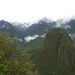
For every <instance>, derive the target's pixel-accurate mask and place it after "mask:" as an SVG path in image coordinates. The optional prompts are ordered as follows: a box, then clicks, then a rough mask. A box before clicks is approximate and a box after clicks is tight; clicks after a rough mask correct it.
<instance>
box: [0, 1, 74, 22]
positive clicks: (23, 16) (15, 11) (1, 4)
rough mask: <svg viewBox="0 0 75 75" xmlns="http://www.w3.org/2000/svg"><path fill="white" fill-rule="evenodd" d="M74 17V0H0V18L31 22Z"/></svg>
mask: <svg viewBox="0 0 75 75" xmlns="http://www.w3.org/2000/svg"><path fill="white" fill-rule="evenodd" d="M43 17H47V18H49V19H52V20H58V19H61V18H68V17H75V0H0V20H2V19H4V20H7V21H18V22H33V21H36V20H39V19H41V18H43Z"/></svg>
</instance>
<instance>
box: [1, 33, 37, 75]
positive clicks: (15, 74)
mask: <svg viewBox="0 0 75 75" xmlns="http://www.w3.org/2000/svg"><path fill="white" fill-rule="evenodd" d="M18 45H19V40H18V38H16V37H10V36H9V35H6V34H0V75H38V74H37V70H34V64H33V63H32V60H30V54H29V53H28V50H23V52H22V51H20V50H19V48H18Z"/></svg>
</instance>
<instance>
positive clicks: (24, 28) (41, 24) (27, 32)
mask: <svg viewBox="0 0 75 75" xmlns="http://www.w3.org/2000/svg"><path fill="white" fill-rule="evenodd" d="M58 27H59V28H63V29H65V30H66V31H67V32H68V34H69V36H71V37H72V39H73V40H74V39H75V19H69V20H65V21H64V20H62V19H60V20H57V21H52V20H49V19H47V18H44V19H41V20H39V21H38V22H36V23H33V24H28V23H23V24H22V23H19V22H14V23H11V22H7V21H5V20H1V21H0V32H1V33H2V32H8V33H10V34H11V36H17V37H18V38H19V39H20V41H21V42H23V43H25V46H26V48H29V49H32V50H33V49H36V48H39V47H40V46H41V45H42V42H43V38H44V37H45V35H46V33H47V32H48V30H52V29H53V28H58Z"/></svg>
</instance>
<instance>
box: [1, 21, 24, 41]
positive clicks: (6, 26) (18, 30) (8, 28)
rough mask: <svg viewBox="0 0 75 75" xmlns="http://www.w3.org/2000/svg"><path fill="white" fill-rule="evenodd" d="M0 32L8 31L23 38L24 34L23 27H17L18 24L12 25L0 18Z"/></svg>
mask: <svg viewBox="0 0 75 75" xmlns="http://www.w3.org/2000/svg"><path fill="white" fill-rule="evenodd" d="M0 32H1V33H2V32H8V33H10V34H11V36H17V37H19V38H21V39H22V40H24V36H25V34H24V33H25V28H22V27H19V25H17V26H16V25H13V24H12V23H9V22H7V21H4V20H1V21H0Z"/></svg>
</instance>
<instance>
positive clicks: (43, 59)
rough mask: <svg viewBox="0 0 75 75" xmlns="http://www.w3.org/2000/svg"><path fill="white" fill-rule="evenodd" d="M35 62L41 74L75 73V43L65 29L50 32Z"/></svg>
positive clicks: (72, 74)
mask: <svg viewBox="0 0 75 75" xmlns="http://www.w3.org/2000/svg"><path fill="white" fill-rule="evenodd" d="M35 64H36V68H37V69H38V71H39V73H40V74H41V75H75V66H74V65H75V47H74V43H73V41H72V40H71V38H70V37H69V36H68V34H67V33H66V32H65V31H64V30H63V29H60V28H57V29H53V30H52V31H50V32H48V34H47V35H46V37H45V39H44V44H43V47H42V48H40V49H39V51H38V53H37V54H36V57H35Z"/></svg>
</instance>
